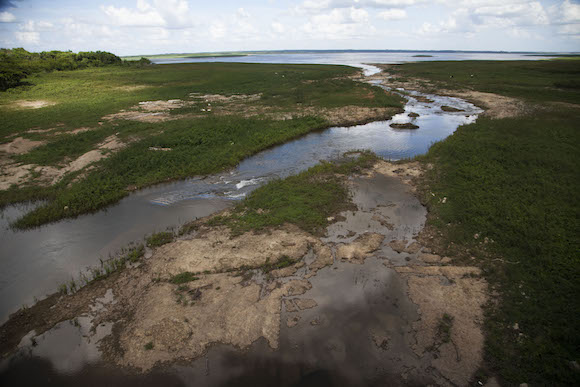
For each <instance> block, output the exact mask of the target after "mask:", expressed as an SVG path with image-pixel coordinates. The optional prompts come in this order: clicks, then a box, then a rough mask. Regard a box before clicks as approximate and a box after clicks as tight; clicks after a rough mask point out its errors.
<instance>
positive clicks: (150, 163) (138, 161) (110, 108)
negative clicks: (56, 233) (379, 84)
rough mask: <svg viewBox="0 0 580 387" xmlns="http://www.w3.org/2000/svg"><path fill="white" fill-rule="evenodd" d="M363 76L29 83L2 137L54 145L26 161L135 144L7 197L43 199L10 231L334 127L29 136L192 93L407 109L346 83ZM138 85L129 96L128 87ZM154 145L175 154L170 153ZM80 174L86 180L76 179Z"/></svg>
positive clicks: (254, 69)
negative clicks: (110, 141)
mask: <svg viewBox="0 0 580 387" xmlns="http://www.w3.org/2000/svg"><path fill="white" fill-rule="evenodd" d="M355 71H356V70H355V69H353V68H350V67H346V66H321V65H269V64H268V65H266V64H264V65H261V64H234V63H230V64H228V63H201V64H184V65H170V66H166V65H160V66H149V67H143V68H138V67H136V68H125V67H106V68H91V69H86V70H77V71H72V72H66V71H65V72H57V73H50V74H42V75H36V76H33V77H31V79H30V82H31V83H32V84H33V85H34V86H30V87H23V88H16V89H11V90H9V91H8V92H6V93H3V94H2V95H0V110H1V111H2V114H1V115H0V134H1V135H2V136H4V138H5V136H8V135H12V134H19V135H22V136H24V137H29V138H34V139H44V140H46V141H48V143H47V144H46V145H43V146H41V147H38V148H36V149H34V150H33V151H31V152H29V153H28V154H25V155H21V156H18V160H19V161H21V162H25V163H35V164H41V165H57V166H58V165H61V163H62V162H64V161H66V160H73V159H74V158H76V157H78V156H80V155H81V154H83V153H84V152H86V151H88V150H90V149H94V147H96V145H97V144H98V143H99V142H101V141H102V140H103V139H104V138H106V137H107V136H109V135H111V134H115V135H117V137H118V138H120V139H121V140H123V141H126V142H128V143H129V145H128V146H127V147H126V148H124V149H122V150H120V151H119V152H118V153H115V154H112V155H110V157H109V158H107V159H105V160H101V161H100V162H98V163H97V164H96V165H95V166H96V168H94V169H93V170H92V171H90V172H89V173H82V174H81V173H80V172H77V173H76V175H74V174H69V175H70V176H69V175H67V176H65V178H64V179H63V181H61V182H59V183H58V184H56V185H55V186H52V187H49V188H39V187H35V186H34V183H33V184H31V185H28V186H26V185H25V186H22V187H20V188H15V187H13V188H11V189H9V190H7V191H2V192H0V206H5V205H8V204H11V203H17V202H24V201H33V200H45V201H46V202H45V203H44V204H42V205H40V207H38V208H36V209H35V210H33V211H32V212H30V213H28V214H26V215H24V217H22V218H20V219H18V220H17V221H16V222H15V223H14V224H13V226H14V227H16V228H20V229H25V228H31V227H37V226H40V225H42V224H45V223H48V222H52V221H57V220H60V219H63V218H70V217H75V216H78V215H80V214H84V213H90V212H94V211H98V210H100V209H102V208H103V207H106V206H108V205H110V204H113V203H115V202H117V201H119V200H120V199H121V198H123V197H124V196H126V195H127V194H128V193H129V192H130V191H132V190H134V189H136V188H137V189H138V188H142V187H146V186H149V185H151V184H156V183H160V182H167V181H171V180H176V179H182V178H186V177H190V176H194V175H205V174H210V173H216V172H219V171H222V170H224V169H227V168H230V167H233V166H235V165H237V164H238V163H239V162H240V161H241V160H243V159H244V158H246V157H249V156H251V155H253V154H255V153H257V152H259V151H261V150H263V149H266V148H268V147H271V146H274V145H278V144H281V143H284V142H286V141H288V140H291V139H293V138H296V137H299V136H302V135H304V134H306V133H308V132H310V131H314V130H320V129H323V128H326V127H328V125H329V124H328V123H327V122H326V121H325V120H324V119H322V118H319V117H301V118H295V119H290V120H284V121H276V120H273V119H266V118H259V117H256V118H242V117H237V116H223V117H217V116H213V115H212V114H209V115H208V116H207V117H202V118H194V119H192V118H182V119H177V120H173V121H167V122H164V123H162V124H155V123H141V122H134V121H121V120H119V121H115V122H107V121H104V122H102V126H99V127H98V128H97V129H95V130H92V131H88V132H84V133H79V134H76V135H72V134H66V133H65V134H61V135H59V136H48V135H40V134H32V133H24V131H25V130H28V129H30V128H32V127H34V128H35V129H43V128H52V127H54V126H55V125H56V124H58V128H59V131H61V132H62V131H64V132H66V131H67V130H72V129H75V128H78V127H80V126H88V127H95V124H96V123H97V122H99V120H100V119H101V117H103V116H104V115H106V114H110V113H115V112H118V111H119V110H121V109H127V108H129V107H131V106H134V105H136V104H137V103H138V102H140V101H147V100H167V99H175V98H181V99H188V98H189V94H190V93H192V92H195V93H200V94H204V93H210V94H224V95H231V94H262V98H261V99H260V100H259V101H257V102H256V103H257V104H260V105H262V106H275V107H276V108H277V109H282V110H283V111H286V112H292V111H296V110H298V109H301V107H302V106H305V105H309V106H317V107H337V106H343V105H355V106H368V107H385V106H398V107H400V106H401V99H400V98H399V97H397V96H393V95H390V94H387V93H385V92H384V91H383V90H382V89H379V88H372V87H371V86H369V85H366V84H362V83H360V82H355V81H352V80H350V79H348V78H345V77H347V76H349V75H352V74H353V73H354V72H355ZM132 86H141V88H134V89H130V91H126V90H125V89H123V88H124V87H132ZM22 99H27V100H36V99H45V100H49V101H53V102H56V103H57V104H56V105H53V106H48V107H45V108H42V109H33V110H18V109H13V108H11V107H10V106H12V105H11V104H12V103H13V102H14V101H17V100H22ZM150 147H161V148H171V151H169V152H154V151H150V150H149V148H150ZM74 177H79V178H80V179H75V178H74Z"/></svg>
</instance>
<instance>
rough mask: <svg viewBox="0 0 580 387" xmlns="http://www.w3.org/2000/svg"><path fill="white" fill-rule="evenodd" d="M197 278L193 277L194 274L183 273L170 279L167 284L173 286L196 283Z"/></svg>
mask: <svg viewBox="0 0 580 387" xmlns="http://www.w3.org/2000/svg"><path fill="white" fill-rule="evenodd" d="M198 279H199V277H197V276H196V275H195V273H191V272H189V271H185V272H183V273H179V274H176V275H174V276H173V277H171V279H170V280H169V282H171V283H172V284H175V285H182V284H186V283H188V282H192V281H197V280H198Z"/></svg>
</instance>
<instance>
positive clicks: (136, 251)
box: [58, 244, 145, 294]
mask: <svg viewBox="0 0 580 387" xmlns="http://www.w3.org/2000/svg"><path fill="white" fill-rule="evenodd" d="M144 255H145V246H143V245H142V244H139V245H137V246H133V247H128V248H123V249H122V250H121V252H120V253H119V255H118V256H113V257H109V259H106V260H102V259H101V264H100V266H96V267H89V268H88V269H87V271H88V275H87V274H86V273H84V272H81V273H80V275H79V276H78V278H77V279H74V278H71V280H70V281H69V282H68V283H63V284H60V285H59V287H58V292H59V293H61V294H72V293H74V292H76V291H77V290H79V289H81V288H82V287H83V286H86V285H88V284H90V283H91V282H94V281H98V280H101V279H104V278H106V277H108V276H110V275H111V274H113V273H115V272H117V271H119V270H121V269H123V268H125V267H126V266H127V263H137V262H139V261H140V260H141V258H143V256H144Z"/></svg>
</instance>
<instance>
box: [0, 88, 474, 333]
mask: <svg viewBox="0 0 580 387" xmlns="http://www.w3.org/2000/svg"><path fill="white" fill-rule="evenodd" d="M426 96H427V97H428V98H430V99H432V100H434V102H433V103H421V102H418V101H417V100H416V99H414V98H413V97H412V96H411V97H409V101H408V103H407V105H406V106H405V112H404V113H401V114H398V115H396V116H394V117H393V119H392V120H389V121H379V122H373V123H370V124H366V125H359V126H352V127H334V128H330V129H327V130H324V131H321V132H316V133H310V134H308V135H306V136H304V137H301V138H299V139H296V140H294V141H290V142H288V143H286V144H283V145H280V146H277V147H274V148H272V149H268V150H266V151H263V152H260V153H258V154H256V155H255V156H252V157H250V158H248V159H246V160H244V161H243V162H242V163H240V164H239V165H238V167H237V168H235V169H233V170H231V171H229V172H225V173H222V174H217V175H212V176H208V177H206V178H200V177H198V178H192V179H187V180H184V181H180V182H176V183H171V184H163V185H158V186H154V187H151V188H148V189H144V190H141V191H138V192H136V193H134V194H131V195H130V196H129V197H127V198H125V199H123V200H122V201H121V202H119V203H118V204H116V205H114V206H112V207H109V208H108V209H106V210H103V211H100V212H98V213H96V214H91V215H84V216H80V217H78V218H76V219H71V220H65V221H61V222H58V223H54V224H50V225H46V226H43V227H41V228H39V229H35V230H30V231H25V232H22V231H20V232H14V231H12V230H10V229H9V228H8V225H9V223H10V221H11V220H13V219H15V218H16V217H17V216H19V215H20V214H22V213H23V212H24V211H26V210H27V209H29V208H30V207H27V206H21V207H9V208H7V209H6V210H4V211H3V212H2V217H1V218H0V227H1V231H0V244H1V245H2V262H1V265H2V270H0V322H3V321H5V320H6V319H7V318H8V315H9V314H10V313H12V312H14V311H15V310H17V309H18V308H20V307H21V306H22V305H23V304H28V305H30V304H32V303H33V302H34V300H35V298H37V299H40V298H42V297H43V296H44V295H46V294H48V293H52V292H54V291H56V290H57V288H58V286H59V284H61V283H65V282H68V281H70V280H71V278H74V277H78V274H79V272H80V271H82V270H84V269H86V268H87V266H90V265H97V264H99V259H103V258H106V257H108V255H109V254H114V253H115V252H117V251H118V250H119V249H121V248H122V247H124V246H126V245H127V244H128V243H130V242H133V241H137V242H139V241H141V240H142V238H143V236H144V235H145V234H150V233H153V232H157V231H162V230H164V229H166V228H167V227H171V226H177V225H180V224H183V223H185V222H186V221H189V220H192V219H196V218H200V217H204V216H207V215H210V214H212V213H214V212H216V211H219V210H222V209H224V208H226V207H227V206H229V205H231V204H232V203H233V202H235V200H239V199H241V198H243V197H244V196H245V195H247V194H248V193H249V192H251V191H252V190H254V189H255V188H257V187H258V186H259V185H261V184H264V183H265V182H266V181H268V180H269V179H272V178H277V177H280V178H284V177H286V176H289V175H293V174H296V173H298V172H300V171H302V170H305V169H307V168H309V167H311V166H313V165H315V164H317V163H318V162H319V161H320V160H332V159H334V158H337V157H339V156H340V155H341V154H342V153H344V152H346V151H349V150H352V149H370V150H372V151H374V152H376V153H377V154H378V155H379V156H381V157H384V158H386V159H394V160H397V159H403V158H410V157H413V156H415V155H418V154H423V153H425V152H426V151H427V150H428V148H429V147H430V146H431V144H432V143H434V142H437V141H440V140H442V139H444V138H446V137H447V136H449V135H450V134H451V133H453V132H454V131H455V130H456V128H457V127H458V126H459V125H462V124H467V123H471V122H474V121H475V119H476V118H477V114H479V113H480V112H481V110H480V109H479V108H477V107H475V106H474V105H472V104H470V103H468V102H465V101H463V100H461V99H457V98H451V97H440V96H434V95H426ZM442 105H448V106H453V107H457V108H460V109H463V110H465V112H461V113H448V112H443V111H442V110H441V106H442ZM410 112H416V113H418V114H419V115H420V117H418V118H415V119H411V118H409V117H408V114H409V113H410ZM408 121H412V122H414V123H415V124H417V125H418V126H419V127H420V128H419V129H416V130H397V129H392V128H391V127H389V124H390V123H391V122H408Z"/></svg>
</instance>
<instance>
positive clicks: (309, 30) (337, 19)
mask: <svg viewBox="0 0 580 387" xmlns="http://www.w3.org/2000/svg"><path fill="white" fill-rule="evenodd" d="M0 46H1V47H9V48H10V47H24V48H26V49H27V50H31V51H42V50H51V49H57V50H73V51H87V50H105V51H111V52H114V53H116V54H118V55H133V54H157V53H170V52H174V53H175V52H207V51H230V50H231V51H241V50H276V49H409V50H415V49H418V50H420V49H426V50H442V49H452V50H506V51H564V52H568V51H580V1H579V0H544V1H526V0H299V1H291V0H251V1H232V0H226V1H220V0H214V1H208V0H205V1H199V0H122V1H118V0H98V1H87V0H83V1H79V0H52V1H40V0H0Z"/></svg>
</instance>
